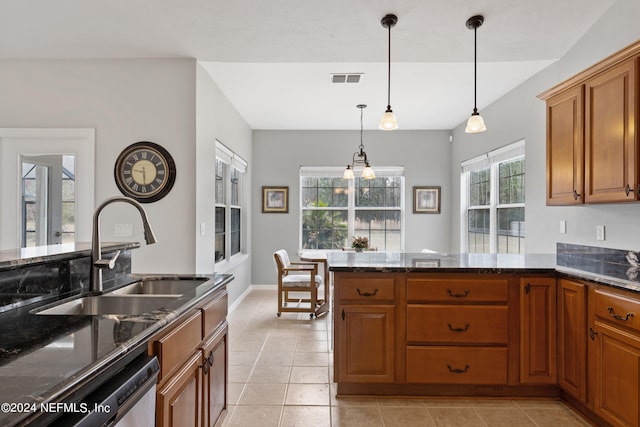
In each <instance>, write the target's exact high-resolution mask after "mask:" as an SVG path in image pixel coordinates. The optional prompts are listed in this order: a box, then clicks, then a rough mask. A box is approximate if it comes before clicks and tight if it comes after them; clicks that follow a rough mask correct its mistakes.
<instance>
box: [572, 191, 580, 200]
mask: <svg viewBox="0 0 640 427" xmlns="http://www.w3.org/2000/svg"><path fill="white" fill-rule="evenodd" d="M578 197H580V193H578V192H577V191H576V190H573V200H578Z"/></svg>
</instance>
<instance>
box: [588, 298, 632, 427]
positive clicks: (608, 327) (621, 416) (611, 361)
mask: <svg viewBox="0 0 640 427" xmlns="http://www.w3.org/2000/svg"><path fill="white" fill-rule="evenodd" d="M639 317H640V300H636V299H632V298H629V297H628V296H627V295H622V294H619V293H615V292H612V291H609V290H602V289H598V288H590V289H589V337H590V339H589V340H588V342H589V345H588V347H589V349H588V351H589V371H588V378H589V395H590V398H589V400H590V403H591V404H592V405H593V410H594V412H595V413H596V414H597V415H599V416H600V417H602V418H603V419H604V420H606V421H607V422H609V423H611V424H612V425H614V426H638V425H640V319H639Z"/></svg>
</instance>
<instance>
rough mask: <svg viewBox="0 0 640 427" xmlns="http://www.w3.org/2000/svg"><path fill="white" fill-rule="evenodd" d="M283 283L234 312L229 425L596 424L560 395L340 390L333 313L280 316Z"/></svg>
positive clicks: (261, 292)
mask: <svg viewBox="0 0 640 427" xmlns="http://www.w3.org/2000/svg"><path fill="white" fill-rule="evenodd" d="M276 297H277V293H276V291H275V290H253V291H252V292H251V293H250V294H249V295H248V296H247V297H246V298H245V299H244V300H243V301H242V302H241V303H240V304H239V306H238V307H237V308H236V309H235V310H234V311H233V312H232V313H230V314H229V318H228V319H229V393H228V405H229V408H228V412H227V414H226V415H225V418H224V420H223V424H222V425H223V426H229V427H230V426H247V427H249V426H251V427H254V426H255V427H269V426H274V427H278V426H282V427H285V426H286V427H289V426H313V427H323V426H327V427H328V426H348V427H357V426H367V427H369V426H402V427H411V426H438V427H439V426H464V427H471V426H514V427H515V426H517V427H521V426H523V427H524V426H531V427H535V426H539V427H543V426H554V427H556V426H563V427H569V426H588V425H589V424H588V423H587V422H585V421H583V420H582V418H580V417H579V416H577V415H576V414H574V412H572V411H571V410H570V409H569V408H568V407H567V406H566V405H564V404H563V403H562V402H559V401H555V400H509V399H428V398H374V397H372V398H357V397H339V398H337V397H336V396H335V390H336V389H335V384H334V383H333V380H332V378H333V372H332V371H333V368H332V365H333V353H332V352H331V348H330V345H329V344H330V342H331V341H330V340H331V324H330V319H331V317H330V316H327V315H325V316H324V317H321V318H319V319H314V320H310V319H309V316H308V315H306V314H295V313H283V314H282V317H280V318H278V317H276V311H277V302H276V301H277V300H276Z"/></svg>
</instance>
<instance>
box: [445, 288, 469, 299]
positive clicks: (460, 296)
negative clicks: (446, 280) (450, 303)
mask: <svg viewBox="0 0 640 427" xmlns="http://www.w3.org/2000/svg"><path fill="white" fill-rule="evenodd" d="M447 293H448V294H449V296H451V297H454V298H464V297H466V296H467V295H469V289H465V290H464V294H454V293H453V291H452V290H451V289H447Z"/></svg>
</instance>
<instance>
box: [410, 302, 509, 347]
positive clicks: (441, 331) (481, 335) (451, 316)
mask: <svg viewBox="0 0 640 427" xmlns="http://www.w3.org/2000/svg"><path fill="white" fill-rule="evenodd" d="M508 319H509V310H508V308H507V306H505V305H496V306H481V305H467V306H460V305H427V304H420V305H417V304H409V305H408V307H407V341H410V342H438V343H474V344H478V343H484V344H506V343H507V341H508V338H509V321H508Z"/></svg>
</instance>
